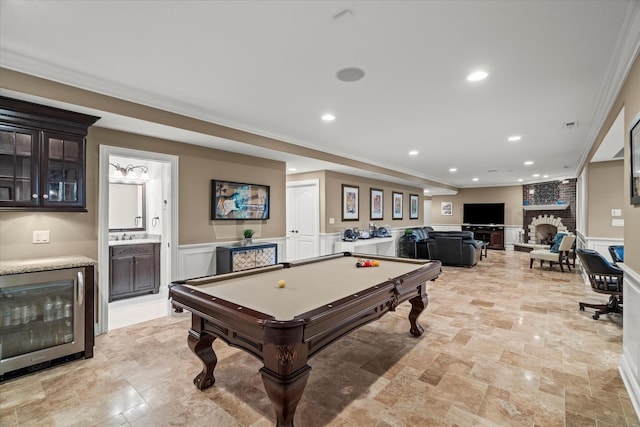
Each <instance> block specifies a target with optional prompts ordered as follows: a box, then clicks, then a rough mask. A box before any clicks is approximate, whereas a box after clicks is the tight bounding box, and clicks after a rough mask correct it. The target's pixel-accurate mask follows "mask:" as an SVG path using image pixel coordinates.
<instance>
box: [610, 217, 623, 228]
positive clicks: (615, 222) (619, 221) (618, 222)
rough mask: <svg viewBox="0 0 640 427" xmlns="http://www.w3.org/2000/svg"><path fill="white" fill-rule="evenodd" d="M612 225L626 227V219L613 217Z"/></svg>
mask: <svg viewBox="0 0 640 427" xmlns="http://www.w3.org/2000/svg"><path fill="white" fill-rule="evenodd" d="M611 226H612V227H624V219H612V220H611Z"/></svg>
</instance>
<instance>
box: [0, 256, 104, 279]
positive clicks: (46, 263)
mask: <svg viewBox="0 0 640 427" xmlns="http://www.w3.org/2000/svg"><path fill="white" fill-rule="evenodd" d="M96 264H97V262H96V261H95V260H93V259H91V258H87V257H85V256H82V255H67V256H57V257H49V258H29V259H15V260H8V261H0V275H7V274H20V273H31V272H34V271H47V270H61V269H63V268H76V267H86V266H88V265H96Z"/></svg>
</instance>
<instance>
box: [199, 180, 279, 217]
mask: <svg viewBox="0 0 640 427" xmlns="http://www.w3.org/2000/svg"><path fill="white" fill-rule="evenodd" d="M211 219H212V220H219V219H269V186H268V185H258V184H245V183H242V182H233V181H219V180H215V179H212V180H211Z"/></svg>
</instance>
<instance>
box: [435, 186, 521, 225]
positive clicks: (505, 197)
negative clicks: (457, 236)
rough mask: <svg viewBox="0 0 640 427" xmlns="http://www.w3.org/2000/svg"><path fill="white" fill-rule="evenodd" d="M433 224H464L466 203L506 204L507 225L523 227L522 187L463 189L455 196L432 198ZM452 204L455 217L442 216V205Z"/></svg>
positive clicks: (505, 217)
mask: <svg viewBox="0 0 640 427" xmlns="http://www.w3.org/2000/svg"><path fill="white" fill-rule="evenodd" d="M431 201H432V204H431V222H432V224H433V225H459V224H462V207H463V205H464V204H465V203H504V221H505V225H513V226H519V227H522V186H521V185H514V186H508V187H484V188H461V189H460V190H459V191H458V194H456V195H453V196H432V197H431ZM441 202H452V203H453V215H451V216H447V215H441V212H440V203H441Z"/></svg>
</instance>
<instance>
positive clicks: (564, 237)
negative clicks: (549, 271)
mask: <svg viewBox="0 0 640 427" xmlns="http://www.w3.org/2000/svg"><path fill="white" fill-rule="evenodd" d="M556 237H557V238H558V239H560V238H561V240H559V241H556V242H554V245H553V246H552V247H551V248H550V249H534V250H532V251H531V252H529V268H533V261H534V260H539V261H540V268H542V266H543V263H544V262H545V261H546V262H548V263H549V267H553V264H560V271H562V272H563V273H564V267H563V265H566V266H567V268H568V269H569V271H571V264H570V262H569V261H570V258H571V257H570V252H571V249H572V247H573V245H574V243H575V242H576V236H574V235H572V234H564V233H562V234H560V233H559V234H558V235H556ZM554 240H556V238H554Z"/></svg>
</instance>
